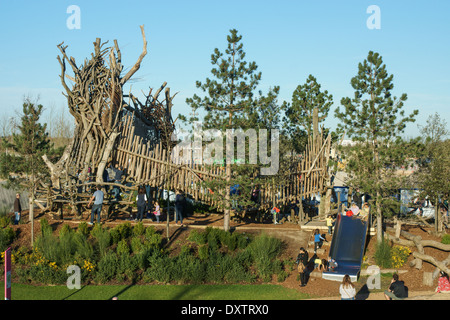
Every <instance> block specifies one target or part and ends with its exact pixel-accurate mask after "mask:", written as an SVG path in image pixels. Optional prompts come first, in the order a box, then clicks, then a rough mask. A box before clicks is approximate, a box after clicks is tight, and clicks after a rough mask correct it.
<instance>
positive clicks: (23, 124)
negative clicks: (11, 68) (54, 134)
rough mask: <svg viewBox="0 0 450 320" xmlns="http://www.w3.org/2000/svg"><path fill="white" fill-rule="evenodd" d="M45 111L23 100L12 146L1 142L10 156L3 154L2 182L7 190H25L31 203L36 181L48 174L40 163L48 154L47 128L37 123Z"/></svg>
mask: <svg viewBox="0 0 450 320" xmlns="http://www.w3.org/2000/svg"><path fill="white" fill-rule="evenodd" d="M43 110H44V107H43V106H42V105H41V104H37V103H35V102H32V101H31V100H30V98H26V99H25V100H24V103H23V106H22V115H21V118H20V125H19V126H18V130H19V132H18V133H14V134H13V136H12V142H11V143H9V142H7V141H6V140H4V143H5V144H6V145H7V147H8V148H10V149H12V152H10V153H9V154H2V157H1V159H0V162H1V168H2V170H1V172H0V175H1V177H2V178H4V179H7V187H10V188H14V189H18V190H26V191H28V194H29V197H30V198H32V199H34V195H35V191H36V186H37V184H38V182H39V179H45V178H46V176H47V174H48V171H47V167H46V165H45V164H44V162H43V160H42V156H43V155H44V154H45V153H51V149H52V143H51V142H50V140H49V139H48V133H47V132H46V126H47V125H46V124H42V123H39V118H40V117H41V115H42V112H43Z"/></svg>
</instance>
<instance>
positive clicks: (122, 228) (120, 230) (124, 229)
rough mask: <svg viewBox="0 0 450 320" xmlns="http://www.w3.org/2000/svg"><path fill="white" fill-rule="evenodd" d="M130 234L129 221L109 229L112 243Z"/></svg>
mask: <svg viewBox="0 0 450 320" xmlns="http://www.w3.org/2000/svg"><path fill="white" fill-rule="evenodd" d="M131 234H132V227H131V223H130V222H124V223H121V224H119V225H118V226H117V227H115V228H113V229H112V230H111V238H112V242H113V243H114V244H116V243H119V241H120V240H122V239H127V238H128V237H130V236H131Z"/></svg>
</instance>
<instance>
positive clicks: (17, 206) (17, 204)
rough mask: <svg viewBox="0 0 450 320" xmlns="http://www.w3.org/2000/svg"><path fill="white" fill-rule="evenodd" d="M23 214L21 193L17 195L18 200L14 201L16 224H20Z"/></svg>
mask: <svg viewBox="0 0 450 320" xmlns="http://www.w3.org/2000/svg"><path fill="white" fill-rule="evenodd" d="M21 214H22V206H21V205H20V193H16V199H14V224H19V221H20V216H21Z"/></svg>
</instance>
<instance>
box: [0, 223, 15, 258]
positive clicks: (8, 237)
mask: <svg viewBox="0 0 450 320" xmlns="http://www.w3.org/2000/svg"><path fill="white" fill-rule="evenodd" d="M15 236H16V233H15V231H14V230H13V229H12V228H11V227H6V228H2V229H0V251H2V252H3V251H5V250H6V249H8V246H9V245H10V244H11V243H12V242H13V240H14V237H15Z"/></svg>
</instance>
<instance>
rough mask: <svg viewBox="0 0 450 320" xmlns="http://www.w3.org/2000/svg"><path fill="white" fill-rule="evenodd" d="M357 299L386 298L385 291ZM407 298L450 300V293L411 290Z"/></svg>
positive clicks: (335, 298)
mask: <svg viewBox="0 0 450 320" xmlns="http://www.w3.org/2000/svg"><path fill="white" fill-rule="evenodd" d="M340 299H341V297H339V296H338V297H327V298H317V299H309V300H340ZM356 300H385V298H384V293H383V292H373V293H369V295H368V296H367V295H363V296H356ZM406 300H450V294H444V293H434V291H417V292H410V293H409V297H408V298H407V299H406Z"/></svg>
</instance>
